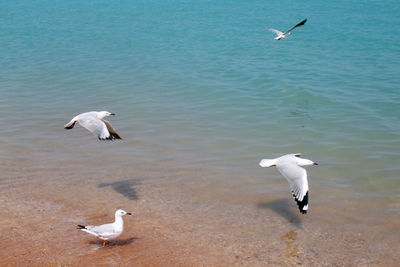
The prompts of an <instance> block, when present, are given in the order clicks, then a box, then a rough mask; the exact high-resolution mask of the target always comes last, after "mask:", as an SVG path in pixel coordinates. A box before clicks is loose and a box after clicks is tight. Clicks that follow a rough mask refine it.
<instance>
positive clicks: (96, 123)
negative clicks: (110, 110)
mask: <svg viewBox="0 0 400 267" xmlns="http://www.w3.org/2000/svg"><path fill="white" fill-rule="evenodd" d="M79 124H80V125H82V126H83V127H85V128H86V129H87V130H88V131H90V132H91V133H93V134H94V135H95V136H97V138H99V139H100V140H110V139H111V138H110V137H111V136H110V133H109V132H108V130H107V126H106V125H105V123H104V122H103V121H102V120H100V119H98V118H97V117H94V116H86V117H83V118H82V117H81V118H79Z"/></svg>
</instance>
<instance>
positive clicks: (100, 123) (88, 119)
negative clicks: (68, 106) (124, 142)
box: [64, 111, 122, 140]
mask: <svg viewBox="0 0 400 267" xmlns="http://www.w3.org/2000/svg"><path fill="white" fill-rule="evenodd" d="M110 115H115V114H114V113H110V112H108V111H91V112H86V113H82V114H79V115H78V116H75V117H74V118H73V119H72V120H71V121H70V122H68V123H67V124H65V125H64V129H67V130H69V129H72V128H74V125H75V123H77V122H78V123H79V124H80V125H82V126H83V127H85V128H86V129H87V130H89V131H90V132H91V133H93V134H94V135H95V136H97V138H99V140H114V139H122V138H121V137H120V136H119V135H118V134H117V132H116V131H115V130H114V128H113V127H112V126H111V124H110V123H109V122H108V121H106V120H105V119H104V118H105V117H107V116H110Z"/></svg>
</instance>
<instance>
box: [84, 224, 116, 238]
mask: <svg viewBox="0 0 400 267" xmlns="http://www.w3.org/2000/svg"><path fill="white" fill-rule="evenodd" d="M86 229H87V230H89V231H91V232H93V233H95V234H96V235H98V236H103V235H108V234H112V233H114V226H113V224H112V223H108V224H102V225H88V226H86Z"/></svg>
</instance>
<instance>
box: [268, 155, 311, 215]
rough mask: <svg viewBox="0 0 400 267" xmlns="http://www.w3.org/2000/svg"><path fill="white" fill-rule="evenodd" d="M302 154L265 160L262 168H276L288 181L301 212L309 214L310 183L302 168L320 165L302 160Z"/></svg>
mask: <svg viewBox="0 0 400 267" xmlns="http://www.w3.org/2000/svg"><path fill="white" fill-rule="evenodd" d="M300 157H301V154H300V153H296V154H287V155H284V156H282V157H279V158H275V159H263V160H261V161H260V166H261V167H274V166H276V168H277V169H278V171H279V172H280V173H281V174H282V175H283V176H284V177H285V178H286V179H287V180H288V182H289V185H290V189H291V190H292V194H293V198H294V199H295V201H296V202H297V205H298V206H299V209H300V212H301V213H303V214H306V213H307V210H308V181H307V172H306V170H305V169H304V168H302V167H301V166H308V165H318V164H317V163H315V162H313V161H311V160H309V159H302V158H300Z"/></svg>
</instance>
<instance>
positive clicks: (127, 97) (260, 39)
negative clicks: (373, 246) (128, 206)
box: [0, 0, 400, 197]
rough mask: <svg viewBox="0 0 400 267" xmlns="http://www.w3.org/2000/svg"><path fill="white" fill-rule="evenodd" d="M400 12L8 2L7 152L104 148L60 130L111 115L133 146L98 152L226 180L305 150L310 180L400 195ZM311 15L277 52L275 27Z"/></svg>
mask: <svg viewBox="0 0 400 267" xmlns="http://www.w3.org/2000/svg"><path fill="white" fill-rule="evenodd" d="M399 14H400V5H399V4H398V2H397V1H393V0H392V1H384V2H382V1H372V0H368V1H362V2H360V1H354V0H351V1H334V2H326V1H316V0H314V1H307V2H306V3H304V2H300V1H236V2H231V1H189V0H188V1H2V3H1V8H0V43H1V45H0V64H1V65H0V66H1V67H0V93H1V98H0V114H1V116H0V125H2V127H0V145H1V146H3V149H2V150H3V152H2V153H4V154H7V155H8V156H9V157H13V156H15V157H17V156H18V155H17V154H18V153H21V152H15V151H14V150H13V148H14V147H16V146H17V147H23V148H24V149H26V150H27V151H29V150H32V151H35V155H36V156H38V155H39V156H42V157H44V158H54V157H61V158H63V154H62V151H63V150H62V149H60V148H62V147H63V146H64V145H65V144H66V143H68V144H69V146H70V147H76V149H78V150H79V149H83V148H82V147H84V146H82V145H83V144H85V145H87V146H91V145H92V144H91V143H92V141H93V143H94V142H95V141H96V140H95V139H94V138H93V137H92V136H90V134H89V133H88V132H85V131H83V130H81V131H79V130H76V131H75V130H74V131H70V132H66V131H64V130H63V129H62V126H63V125H64V124H65V123H66V122H68V121H69V120H70V119H71V118H72V117H73V116H75V115H76V114H78V113H81V112H85V111H91V110H108V111H111V112H115V113H117V115H118V116H116V117H115V118H112V121H111V122H112V124H113V125H114V126H115V128H116V129H118V131H119V133H120V134H121V136H123V137H124V139H125V141H123V143H122V142H120V143H114V144H113V145H110V144H98V143H96V145H95V146H94V147H90V148H87V149H88V150H89V151H97V150H99V149H100V147H102V146H106V147H107V149H108V153H114V154H115V155H118V154H122V155H124V156H126V157H127V158H129V159H132V160H142V161H148V160H154V161H158V160H165V159H168V160H172V161H173V162H174V164H177V165H179V164H182V165H185V166H193V167H204V166H207V168H211V169H213V168H214V169H215V170H221V172H223V174H222V175H223V176H224V175H225V176H227V177H228V176H229V173H230V172H240V171H242V172H245V173H247V174H249V173H251V172H252V171H253V170H254V169H257V168H258V167H257V163H258V161H259V159H261V158H263V157H276V156H279V155H282V154H285V153H292V152H301V153H303V154H304V157H306V158H310V159H312V160H314V161H318V162H320V166H319V168H315V169H313V176H314V177H321V178H319V179H323V180H324V179H325V180H326V181H331V182H334V183H338V184H344V185H348V186H354V187H355V188H358V186H356V185H357V184H362V185H363V186H364V187H363V189H362V190H361V191H362V192H366V193H367V194H370V195H373V194H377V195H378V196H379V195H387V194H388V195H391V196H396V197H398V196H399V190H398V188H399V184H400V181H399V178H398V173H399V171H400V166H399V162H400V141H399V140H400V139H399V137H400V134H399V132H400V112H399V104H400V93H399V84H400V78H399V77H400V75H399V74H400V65H399V62H400V46H399V43H400V32H399V29H398V25H400V16H399ZM304 18H307V19H308V21H307V23H306V24H305V25H304V26H303V27H301V28H299V29H296V30H295V31H294V32H293V34H292V35H291V36H290V37H289V38H287V39H284V40H281V41H276V40H274V39H273V38H274V34H273V33H271V32H268V31H266V29H265V27H272V28H276V29H279V30H282V31H284V30H287V29H289V28H290V27H292V26H293V25H295V24H296V23H298V22H300V21H301V20H303V19H304ZM82 140H83V141H82ZM10 149H11V150H12V151H13V153H14V154H13V153H8V152H4V151H7V150H10ZM71 150H72V148H71ZM18 151H19V150H18ZM69 152H71V151H69ZM82 153H83V154H84V153H85V152H82ZM87 153H89V152H87ZM99 153H100V152H99ZM84 155H86V154H84ZM129 155H131V156H132V157H129ZM254 175H256V174H249V176H254ZM242 182H243V183H246V181H242Z"/></svg>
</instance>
